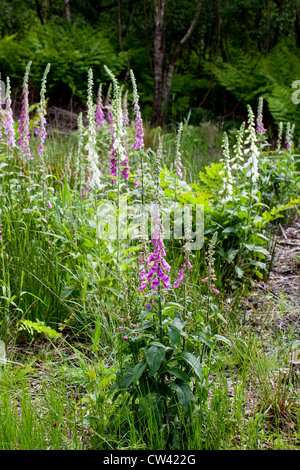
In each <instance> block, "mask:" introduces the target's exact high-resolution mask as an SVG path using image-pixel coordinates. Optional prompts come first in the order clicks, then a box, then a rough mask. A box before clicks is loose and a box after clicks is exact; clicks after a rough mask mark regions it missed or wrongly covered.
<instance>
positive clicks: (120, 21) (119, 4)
mask: <svg viewBox="0 0 300 470" xmlns="http://www.w3.org/2000/svg"><path fill="white" fill-rule="evenodd" d="M118 40H119V46H120V50H121V51H122V52H124V48H123V43H122V16H121V0H118ZM125 57H126V65H127V72H126V77H125V80H127V79H128V77H129V73H130V63H129V59H128V56H127V54H125Z"/></svg>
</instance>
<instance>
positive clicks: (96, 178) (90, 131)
mask: <svg viewBox="0 0 300 470" xmlns="http://www.w3.org/2000/svg"><path fill="white" fill-rule="evenodd" d="M93 84H94V82H93V71H92V69H89V71H88V92H87V95H88V96H87V108H88V128H87V131H86V134H87V137H88V143H87V145H86V146H85V149H86V150H87V151H88V155H87V160H88V163H89V167H90V171H91V178H90V187H91V188H92V189H94V188H95V186H97V187H98V188H100V187H101V179H100V177H101V174H100V170H99V162H98V154H97V151H96V122H95V114H96V113H95V105H94V103H93Z"/></svg>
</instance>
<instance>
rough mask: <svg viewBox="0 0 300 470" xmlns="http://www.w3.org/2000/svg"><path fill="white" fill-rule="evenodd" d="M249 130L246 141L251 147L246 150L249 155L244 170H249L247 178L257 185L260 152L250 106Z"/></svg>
mask: <svg viewBox="0 0 300 470" xmlns="http://www.w3.org/2000/svg"><path fill="white" fill-rule="evenodd" d="M247 108H248V129H247V130H246V133H247V134H248V137H247V139H246V140H245V145H249V148H248V149H247V150H246V154H247V153H248V154H249V156H248V161H247V162H246V163H245V164H244V168H248V170H247V173H246V177H247V178H250V179H251V181H252V183H254V184H256V183H257V180H258V177H259V173H258V159H259V150H258V147H257V145H256V143H257V135H256V131H255V124H254V114H253V111H252V109H251V107H250V106H249V105H248V107H247Z"/></svg>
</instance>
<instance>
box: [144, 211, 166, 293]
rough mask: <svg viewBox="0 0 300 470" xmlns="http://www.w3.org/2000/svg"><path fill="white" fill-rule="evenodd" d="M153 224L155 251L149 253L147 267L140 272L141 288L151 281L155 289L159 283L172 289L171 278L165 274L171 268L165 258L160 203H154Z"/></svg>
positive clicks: (152, 241)
mask: <svg viewBox="0 0 300 470" xmlns="http://www.w3.org/2000/svg"><path fill="white" fill-rule="evenodd" d="M152 224H153V225H154V230H153V236H152V239H151V243H152V244H153V245H154V251H153V252H152V253H151V254H150V255H149V257H148V260H147V268H144V269H142V270H141V272H140V279H141V281H142V283H141V286H140V287H139V290H140V291H141V290H144V289H145V287H146V286H147V285H148V284H149V283H150V285H151V288H152V289H153V290H157V289H158V287H159V285H160V284H162V286H163V287H164V288H165V289H170V287H171V285H170V278H169V277H168V276H167V275H166V274H165V271H167V272H169V271H170V270H171V268H170V266H169V264H168V263H167V262H166V261H165V260H164V257H165V256H166V252H165V249H164V242H163V240H162V230H163V227H162V225H161V220H160V212H159V206H158V204H154V205H153V210H152Z"/></svg>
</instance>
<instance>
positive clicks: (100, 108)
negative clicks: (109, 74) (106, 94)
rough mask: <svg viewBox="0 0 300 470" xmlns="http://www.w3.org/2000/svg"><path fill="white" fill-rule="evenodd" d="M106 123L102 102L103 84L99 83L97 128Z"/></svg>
mask: <svg viewBox="0 0 300 470" xmlns="http://www.w3.org/2000/svg"><path fill="white" fill-rule="evenodd" d="M104 123H105V113H104V106H103V103H102V84H100V85H99V89H98V95H97V109H96V125H97V129H98V128H99V127H101V126H103V124H104Z"/></svg>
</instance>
